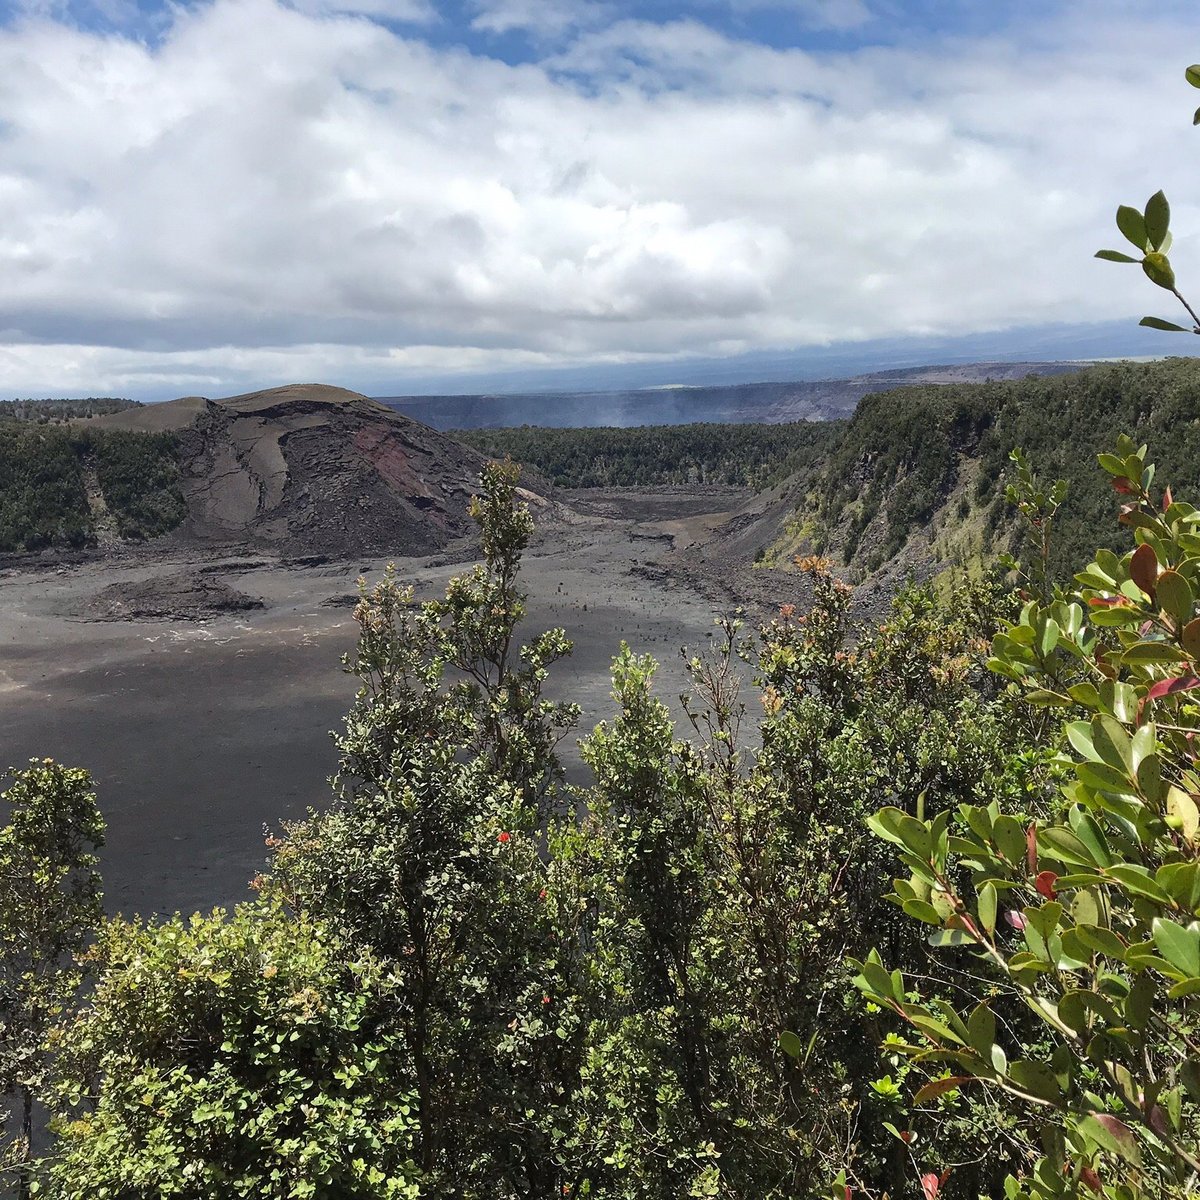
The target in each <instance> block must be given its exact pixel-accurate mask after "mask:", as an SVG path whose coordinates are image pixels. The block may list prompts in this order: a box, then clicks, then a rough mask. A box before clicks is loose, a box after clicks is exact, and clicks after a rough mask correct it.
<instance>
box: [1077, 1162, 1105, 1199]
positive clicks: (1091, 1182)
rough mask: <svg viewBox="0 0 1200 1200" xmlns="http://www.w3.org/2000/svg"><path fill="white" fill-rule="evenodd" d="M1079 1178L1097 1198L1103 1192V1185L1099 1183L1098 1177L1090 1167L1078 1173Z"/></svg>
mask: <svg viewBox="0 0 1200 1200" xmlns="http://www.w3.org/2000/svg"><path fill="white" fill-rule="evenodd" d="M1079 1178H1080V1179H1082V1180H1083V1182H1084V1183H1086V1184H1087V1185H1088V1187H1090V1188H1091V1189H1092V1191H1093V1192H1095V1193H1096V1195H1097V1196H1099V1195H1101V1194H1102V1193H1103V1192H1104V1185H1103V1184H1102V1183H1101V1182H1100V1176H1099V1175H1097V1174H1096V1172H1095V1171H1094V1170H1092V1168H1091V1167H1084V1168H1083V1170H1082V1171H1080V1172H1079Z"/></svg>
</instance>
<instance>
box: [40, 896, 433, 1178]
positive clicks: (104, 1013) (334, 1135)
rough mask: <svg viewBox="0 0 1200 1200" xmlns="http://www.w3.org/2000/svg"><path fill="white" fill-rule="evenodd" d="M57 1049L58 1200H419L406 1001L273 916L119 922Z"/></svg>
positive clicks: (250, 908)
mask: <svg viewBox="0 0 1200 1200" xmlns="http://www.w3.org/2000/svg"><path fill="white" fill-rule="evenodd" d="M87 962H88V965H89V966H91V967H92V969H93V970H94V972H95V973H96V976H97V979H98V982H97V985H96V992H95V995H94V996H93V997H91V998H90V1000H89V1002H88V1004H87V1006H86V1007H85V1008H84V1009H83V1011H82V1012H81V1013H80V1014H79V1015H78V1016H77V1017H76V1018H75V1019H74V1020H73V1021H72V1022H70V1023H68V1024H67V1025H66V1026H65V1027H64V1028H63V1029H61V1030H60V1031H58V1033H57V1034H56V1036H55V1039H54V1042H53V1048H54V1050H55V1053H56V1056H57V1081H56V1087H55V1090H54V1093H53V1094H52V1095H51V1096H50V1097H49V1098H50V1099H51V1100H53V1101H54V1102H55V1104H56V1106H57V1107H58V1109H59V1111H60V1113H61V1114H62V1115H61V1116H60V1117H59V1119H58V1121H57V1123H56V1130H57V1133H58V1146H57V1153H56V1154H55V1155H54V1156H53V1158H52V1159H51V1160H50V1162H49V1163H48V1169H47V1170H46V1172H45V1174H44V1177H43V1179H42V1180H41V1181H40V1183H41V1190H42V1192H43V1193H44V1194H47V1195H52V1196H56V1197H61V1198H63V1200H67V1198H70V1200H101V1198H112V1200H117V1198H121V1200H124V1198H126V1197H134V1196H145V1197H147V1198H149V1197H151V1196H154V1197H168V1196H170V1197H181V1198H182V1197H189V1198H190V1197H198V1196H211V1197H214V1198H215V1197H218V1196H219V1197H246V1198H247V1200H249V1198H251V1197H264V1196H280V1197H283V1196H287V1197H296V1198H298V1200H299V1198H308V1197H311V1198H313V1200H340V1198H343V1197H348V1196H354V1197H363V1198H364V1200H365V1198H368V1197H369V1198H371V1200H375V1198H380V1200H382V1198H384V1197H387V1198H389V1200H390V1198H393V1197H415V1196H416V1195H417V1194H418V1191H417V1188H416V1186H415V1184H414V1183H413V1182H412V1180H413V1177H414V1175H415V1171H414V1170H413V1168H412V1162H411V1144H412V1126H413V1115H412V1112H413V1109H412V1103H411V1101H412V1097H411V1096H410V1095H409V1094H408V1093H407V1092H406V1091H405V1090H404V1076H403V1074H402V1073H398V1072H397V1071H396V1068H395V1060H396V1058H397V1056H398V1054H399V1052H400V1048H399V1047H398V1045H397V1041H396V1037H395V1035H394V1033H392V1032H391V1031H390V1029H389V1016H390V1013H391V1010H392V1008H393V1005H394V1004H395V1002H396V992H395V983H394V981H392V980H391V979H389V978H388V976H387V975H386V973H385V972H383V971H382V970H381V969H380V968H379V966H378V964H376V963H373V962H371V961H370V960H369V959H366V958H364V957H362V956H361V955H356V954H351V953H347V949H346V947H345V946H344V945H343V944H341V943H340V942H339V941H338V940H337V939H336V938H335V937H333V936H331V935H330V934H329V933H327V932H326V931H325V930H323V929H322V928H321V927H320V926H317V925H314V924H312V923H310V922H308V921H306V920H304V919H302V918H300V919H297V918H295V917H289V916H285V915H284V914H283V913H282V912H281V911H280V910H279V909H278V908H275V907H272V906H271V905H268V904H265V903H262V904H256V905H244V906H242V907H241V908H239V909H237V910H236V911H235V912H234V913H232V914H227V913H224V912H221V911H219V910H218V911H215V912H213V914H212V915H211V916H208V917H201V916H200V915H198V914H197V915H196V916H194V917H192V918H191V919H190V920H189V921H184V920H182V919H180V918H179V917H176V918H175V919H174V920H170V921H165V922H160V923H155V924H151V925H149V926H146V927H144V928H143V927H140V926H139V925H137V924H135V923H131V922H128V921H124V920H120V919H118V920H114V921H110V922H109V923H107V924H106V925H104V926H103V927H102V928H101V930H100V933H99V936H98V938H97V940H96V943H95V945H94V946H93V947H92V948H91V949H90V951H89V952H88V955H87Z"/></svg>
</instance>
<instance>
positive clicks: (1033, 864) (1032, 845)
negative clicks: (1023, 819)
mask: <svg viewBox="0 0 1200 1200" xmlns="http://www.w3.org/2000/svg"><path fill="white" fill-rule="evenodd" d="M1037 862H1038V855H1037V826H1036V825H1035V824H1034V823H1033V822H1032V821H1030V822H1029V828H1028V829H1027V830H1025V865H1026V866H1027V867H1028V868H1029V873H1030V875H1033V874H1035V873H1036V871H1037Z"/></svg>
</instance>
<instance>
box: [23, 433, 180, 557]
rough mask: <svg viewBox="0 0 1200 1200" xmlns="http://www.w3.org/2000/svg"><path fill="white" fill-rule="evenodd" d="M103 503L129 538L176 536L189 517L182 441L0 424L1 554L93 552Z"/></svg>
mask: <svg viewBox="0 0 1200 1200" xmlns="http://www.w3.org/2000/svg"><path fill="white" fill-rule="evenodd" d="M89 491H90V492H91V493H92V494H91V497H90V498H89ZM98 499H102V500H103V504H104V507H105V508H106V509H107V513H108V514H109V515H110V516H111V519H112V521H113V523H114V524H115V527H116V532H117V533H118V534H119V535H120V536H121V537H123V538H127V539H137V540H141V539H144V538H151V537H157V536H158V535H160V534H162V533H166V532H167V531H168V530H170V529H174V528H175V526H177V525H178V524H179V523H180V522H181V521H182V520H183V517H184V515H185V508H184V502H183V496H182V494H181V493H180V490H179V464H178V457H177V446H176V441H175V438H174V436H173V435H171V434H153V433H132V432H126V431H124V430H115V429H108V430H99V429H89V428H87V427H82V428H81V427H79V426H75V425H66V424H50V425H46V424H39V423H36V422H30V421H22V420H8V421H2V420H0V551H12V550H37V549H41V548H43V547H46V546H75V547H78V546H83V545H86V544H87V543H89V542H91V541H92V540H94V538H95V536H96V531H97V524H98V515H99V518H100V519H101V520H103V515H102V514H98V513H97V511H96V509H97V500H98Z"/></svg>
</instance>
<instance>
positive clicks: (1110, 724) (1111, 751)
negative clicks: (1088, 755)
mask: <svg viewBox="0 0 1200 1200" xmlns="http://www.w3.org/2000/svg"><path fill="white" fill-rule="evenodd" d="M1092 745H1093V746H1095V747H1096V753H1097V754H1099V755H1100V758H1101V761H1103V762H1105V763H1107V764H1108V765H1109V766H1110V767H1112V768H1113V769H1114V770H1117V771H1122V772H1124V773H1126V774H1128V772H1129V770H1130V767H1131V760H1132V750H1131V747H1130V744H1129V734H1127V733H1126V732H1125V728H1124V726H1123V725H1122V724H1121V723H1120V722H1119V721H1114V720H1113V718H1112V717H1108V716H1104V715H1100V716H1097V717H1093V718H1092Z"/></svg>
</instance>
